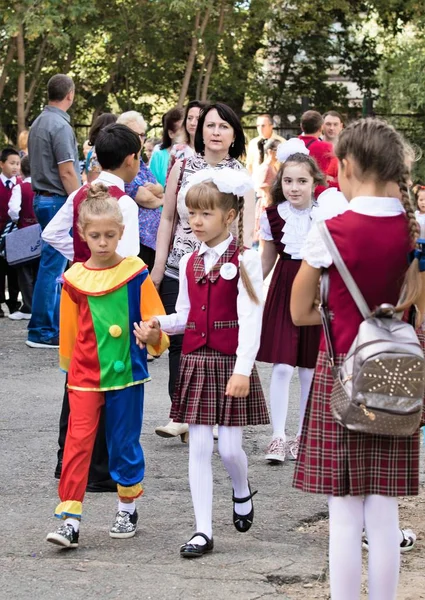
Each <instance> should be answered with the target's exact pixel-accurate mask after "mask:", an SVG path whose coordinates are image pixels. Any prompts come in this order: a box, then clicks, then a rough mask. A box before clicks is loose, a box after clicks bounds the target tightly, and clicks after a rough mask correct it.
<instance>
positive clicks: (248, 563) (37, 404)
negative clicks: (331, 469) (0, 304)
mask: <svg viewBox="0 0 425 600" xmlns="http://www.w3.org/2000/svg"><path fill="white" fill-rule="evenodd" d="M25 339H26V322H12V321H10V320H9V319H7V318H5V319H2V320H1V321H0V340H1V343H0V430H1V431H0V473H1V477H0V500H1V511H0V527H1V540H2V543H1V544H0V598H1V599H2V600H3V599H4V600H6V599H7V600H14V599H19V600H27V599H28V600H38V599H43V600H53V599H55V600H56V599H58V600H74V599H75V600H77V599H82V598H84V599H90V600H91V599H97V598H105V599H110V598H111V599H118V598H120V599H122V598H124V599H126V600H133V599H136V598H137V599H141V598H143V599H144V600H147V599H155V600H157V599H159V600H162V599H172V600H177V599H183V598H184V599H185V600H186V599H192V598H203V599H204V600H210V599H211V600H212V599H214V600H217V599H219V598H236V599H238V600H239V599H240V600H254V599H259V598H272V597H276V598H282V594H283V592H282V589H283V588H282V584H285V582H286V583H291V582H297V581H302V582H306V583H308V582H310V581H314V580H316V579H317V578H319V577H321V576H323V574H324V573H325V572H326V564H327V536H326V535H324V534H320V535H312V534H311V532H310V533H309V532H308V526H306V524H308V523H311V522H315V521H316V520H318V519H321V518H323V517H324V516H325V515H326V502H325V498H324V497H321V496H315V495H308V494H302V493H300V492H298V491H296V490H294V489H293V488H292V486H291V483H292V476H293V471H294V465H293V463H291V462H289V461H288V462H285V464H283V465H278V466H270V465H268V464H267V463H266V462H265V460H264V449H265V447H266V445H267V443H268V442H269V441H270V435H271V427H270V426H261V427H248V428H246V432H245V442H244V444H245V449H246V452H247V454H248V459H249V469H250V470H249V477H250V481H251V486H252V488H253V489H258V494H257V495H256V496H255V520H254V524H253V526H252V528H251V530H250V531H249V532H248V533H245V534H241V533H239V532H237V531H236V529H235V528H234V526H233V524H232V502H231V496H232V486H231V482H230V480H229V478H228V476H227V473H226V471H225V469H224V467H223V465H222V464H221V461H220V457H219V455H218V454H217V452H216V450H215V452H214V456H213V472H214V510H213V519H214V525H213V527H214V542H215V549H214V552H213V553H212V554H210V555H206V556H205V557H202V558H200V559H196V560H184V559H181V558H180V556H179V547H180V544H182V543H184V542H185V541H187V540H188V539H189V538H190V537H191V534H192V533H193V531H194V517H193V510H192V505H191V498H190V492H189V485H188V478H187V470H188V446H187V445H185V444H182V443H181V442H180V440H179V439H178V440H177V439H171V440H164V439H162V438H159V437H158V436H157V435H155V433H154V428H155V426H157V425H159V424H165V423H166V422H167V421H168V410H169V398H168V396H167V380H168V358H167V356H163V357H161V358H160V359H158V360H156V361H155V362H154V363H153V364H152V365H150V371H151V376H152V381H151V382H150V383H148V384H146V387H145V416H144V425H143V432H142V444H143V448H144V451H145V457H146V476H145V480H144V487H145V493H144V495H143V497H142V498H141V499H140V500H139V501H138V511H139V526H138V531H137V534H136V536H135V537H134V538H132V539H130V540H113V539H111V538H110V537H109V535H108V530H109V527H110V525H111V523H112V520H113V517H114V514H115V510H116V499H115V497H114V494H110V493H109V494H93V493H92V494H87V496H86V499H85V503H84V518H83V521H82V524H81V529H80V545H79V548H78V549H77V550H61V549H59V548H58V547H57V546H53V545H51V544H48V543H46V542H45V536H46V534H47V533H48V532H49V531H52V530H53V529H54V528H55V527H56V526H57V524H58V521H57V520H56V519H54V518H53V511H54V508H55V505H56V503H57V481H56V480H55V479H54V477H53V472H54V468H55V462H56V449H57V448H56V444H57V434H58V420H59V413H60V407H61V401H62V394H63V385H64V375H63V373H61V372H60V371H59V369H58V367H57V351H56V350H52V349H43V350H39V349H31V348H28V347H27V346H26V345H25ZM258 366H259V372H260V377H261V380H262V382H263V386H264V389H265V391H266V395H267V397H268V387H269V381H270V373H271V368H270V366H269V365H264V364H259V365H258ZM298 397H299V382H298V378H297V376H296V375H295V377H294V379H293V382H292V385H291V403H290V410H289V416H288V432H289V433H291V434H294V433H295V432H296V429H297V421H298Z"/></svg>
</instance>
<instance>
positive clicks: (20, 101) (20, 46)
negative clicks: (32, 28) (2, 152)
mask: <svg viewBox="0 0 425 600" xmlns="http://www.w3.org/2000/svg"><path fill="white" fill-rule="evenodd" d="M16 48H17V50H18V68H19V73H18V95H17V106H16V116H17V121H18V135H19V134H20V133H21V131H23V130H24V129H25V41H24V27H23V25H19V29H18V35H17V37H16Z"/></svg>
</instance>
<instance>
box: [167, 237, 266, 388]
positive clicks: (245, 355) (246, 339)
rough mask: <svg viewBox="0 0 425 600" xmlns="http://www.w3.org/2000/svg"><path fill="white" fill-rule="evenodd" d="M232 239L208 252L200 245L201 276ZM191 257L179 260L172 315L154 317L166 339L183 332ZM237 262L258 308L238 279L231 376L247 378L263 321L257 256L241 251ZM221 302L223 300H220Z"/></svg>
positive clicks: (212, 264) (261, 274) (252, 364)
mask: <svg viewBox="0 0 425 600" xmlns="http://www.w3.org/2000/svg"><path fill="white" fill-rule="evenodd" d="M232 239H233V236H232V235H231V234H230V235H229V237H228V238H227V239H226V240H224V241H223V242H221V243H220V244H218V245H217V246H215V247H214V248H210V247H209V246H207V245H206V244H204V243H202V244H201V246H200V248H199V251H198V253H199V255H200V256H203V257H204V265H205V272H206V273H207V274H208V273H209V272H210V271H211V269H212V267H213V266H214V265H215V264H216V263H217V261H218V259H219V258H220V257H221V256H222V255H223V254H224V253H225V252H226V250H227V248H228V247H229V244H230V242H231V241H232ZM192 254H194V253H193V252H191V253H189V254H185V255H184V256H183V257H182V258H181V260H180V268H179V282H180V286H179V295H178V298H177V302H176V312H175V313H174V314H172V315H160V316H157V317H156V318H157V319H158V321H159V323H160V326H161V329H163V330H164V331H165V333H168V334H169V335H177V334H182V333H184V331H185V327H186V323H187V318H188V316H189V311H190V300H189V292H188V285H187V276H186V269H187V263H188V261H189V259H190V257H191V256H192ZM239 261H243V263H244V265H245V269H246V271H247V273H248V276H249V278H250V280H251V283H252V286H253V288H254V290H255V293H256V294H257V298H258V299H259V301H260V303H259V304H255V303H254V302H253V301H252V300H251V299H250V298H249V296H248V292H247V291H246V289H245V286H244V285H243V283H242V279H241V277H239V281H238V299H237V312H238V321H239V333H238V348H237V350H236V357H237V358H236V364H235V368H234V370H233V373H234V374H238V375H246V376H247V377H249V376H250V375H251V371H252V368H253V366H254V362H255V358H256V356H257V353H258V349H259V347H260V338H261V325H262V320H263V271H262V267H261V259H260V256H259V254H258V252H256V251H255V250H245V252H244V254H243V256H240V257H239ZM224 301H225V299H224V298H223V302H224Z"/></svg>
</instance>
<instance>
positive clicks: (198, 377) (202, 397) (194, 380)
mask: <svg viewBox="0 0 425 600" xmlns="http://www.w3.org/2000/svg"><path fill="white" fill-rule="evenodd" d="M235 362H236V356H235V355H233V356H228V355H225V354H221V353H220V352H217V351H216V350H212V349H211V348H208V347H206V346H204V347H202V348H200V349H199V350H196V351H195V352H192V353H190V354H182V355H181V359H180V368H179V378H178V381H177V384H176V388H175V391H174V396H173V401H172V405H171V412H170V417H171V418H172V419H173V420H174V421H177V422H178V423H190V424H196V425H215V424H218V425H225V426H230V427H243V426H245V425H266V424H268V423H269V415H268V411H267V406H266V401H265V399H264V394H263V389H262V387H261V382H260V378H259V377H258V373H257V369H256V368H255V366H254V369H253V370H252V374H251V377H250V390H249V395H248V397H247V398H234V397H233V396H226V386H227V383H228V381H229V379H230V377H231V376H232V375H233V369H234V367H235Z"/></svg>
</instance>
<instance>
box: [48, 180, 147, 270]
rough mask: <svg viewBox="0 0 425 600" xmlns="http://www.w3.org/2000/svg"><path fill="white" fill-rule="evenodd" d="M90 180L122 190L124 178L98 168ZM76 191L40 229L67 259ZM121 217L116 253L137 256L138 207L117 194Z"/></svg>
mask: <svg viewBox="0 0 425 600" xmlns="http://www.w3.org/2000/svg"><path fill="white" fill-rule="evenodd" d="M92 183H104V184H105V185H106V186H108V187H109V186H110V185H115V186H116V187H118V188H119V189H120V190H122V191H124V181H123V180H122V179H121V178H120V177H118V176H117V175H114V174H113V173H109V172H107V171H102V172H101V173H100V175H99V177H98V178H97V179H95V181H93V182H92ZM78 191H79V190H76V191H75V192H72V194H70V195H69V196H68V199H67V201H66V202H65V204H64V205H63V206H62V208H61V209H60V210H59V211H58V212H57V213H56V215H55V216H54V217H53V219H52V220H51V221H50V222H49V224H48V225H47V227H46V228H45V229H44V230H43V233H42V235H41V237H42V238H43V240H44V241H45V242H47V243H48V244H50V246H52V247H53V248H54V249H55V250H57V251H58V252H60V253H61V254H62V255H63V256H65V258H67V259H68V260H71V261H72V260H74V242H73V240H72V237H71V235H70V233H69V232H70V229H71V228H72V226H73V222H74V197H75V195H76V194H77V192H78ZM118 206H119V207H120V209H121V212H122V216H123V220H124V233H123V236H122V238H121V239H120V241H119V243H118V247H117V253H118V254H119V255H120V256H123V257H126V256H137V255H138V254H139V250H140V243H139V208H138V206H137V204H136V202H135V201H134V200H133V199H132V198H130V196H121V198H120V199H119V200H118Z"/></svg>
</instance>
